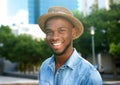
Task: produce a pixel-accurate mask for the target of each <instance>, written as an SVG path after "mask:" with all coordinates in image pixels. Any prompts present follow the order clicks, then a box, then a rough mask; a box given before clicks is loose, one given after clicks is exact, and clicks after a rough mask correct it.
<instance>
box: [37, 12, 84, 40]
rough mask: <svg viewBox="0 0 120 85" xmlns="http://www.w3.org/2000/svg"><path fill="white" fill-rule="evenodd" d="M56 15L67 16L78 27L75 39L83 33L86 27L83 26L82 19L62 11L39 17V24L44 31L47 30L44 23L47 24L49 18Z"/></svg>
mask: <svg viewBox="0 0 120 85" xmlns="http://www.w3.org/2000/svg"><path fill="white" fill-rule="evenodd" d="M54 16H61V17H65V18H67V19H68V20H70V21H71V22H72V24H73V25H74V26H75V28H76V36H75V37H74V39H76V38H78V37H80V36H81V35H82V33H83V30H84V28H83V25H82V23H81V21H79V20H78V19H77V18H75V17H73V16H70V15H66V14H61V13H49V14H44V15H42V16H40V17H39V19H38V24H39V26H40V28H41V29H42V31H43V32H45V30H44V25H45V22H46V20H48V19H49V18H51V17H54Z"/></svg>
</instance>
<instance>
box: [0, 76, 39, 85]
mask: <svg viewBox="0 0 120 85" xmlns="http://www.w3.org/2000/svg"><path fill="white" fill-rule="evenodd" d="M24 84H26V85H37V84H38V80H34V79H27V78H17V77H8V76H0V85H24Z"/></svg>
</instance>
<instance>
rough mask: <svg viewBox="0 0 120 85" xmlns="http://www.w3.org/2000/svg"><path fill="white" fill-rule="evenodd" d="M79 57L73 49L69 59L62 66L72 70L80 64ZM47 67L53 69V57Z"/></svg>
mask: <svg viewBox="0 0 120 85" xmlns="http://www.w3.org/2000/svg"><path fill="white" fill-rule="evenodd" d="M79 59H80V60H81V57H80V55H79V54H78V52H77V51H76V49H75V48H74V51H73V53H72V55H71V56H70V58H69V59H68V60H67V62H66V63H65V64H64V66H67V67H69V68H71V69H74V68H75V66H76V65H77V64H78V63H79V62H80V60H79ZM49 66H50V68H51V69H52V70H54V69H55V59H54V55H52V56H51V60H50V63H49Z"/></svg>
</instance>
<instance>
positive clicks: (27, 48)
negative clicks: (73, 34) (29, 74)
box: [0, 25, 52, 68]
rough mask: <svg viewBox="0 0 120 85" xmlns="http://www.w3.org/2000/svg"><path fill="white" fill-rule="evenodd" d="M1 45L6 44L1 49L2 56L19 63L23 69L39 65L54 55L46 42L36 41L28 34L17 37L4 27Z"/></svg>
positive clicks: (0, 34)
mask: <svg viewBox="0 0 120 85" xmlns="http://www.w3.org/2000/svg"><path fill="white" fill-rule="evenodd" d="M0 43H3V44H4V45H3V47H0V56H1V57H5V58H6V59H9V60H10V61H13V62H18V63H19V64H20V66H19V67H21V68H23V67H24V68H26V67H28V66H32V65H39V64H41V63H42V62H43V61H44V60H45V59H46V58H48V57H50V56H51V53H52V52H51V50H50V48H48V45H47V43H46V42H45V40H36V39H33V38H32V37H31V36H29V35H26V34H21V35H19V36H15V35H14V34H13V33H12V31H11V29H10V28H9V27H8V26H3V25H2V26H1V27H0ZM23 65H26V66H23Z"/></svg>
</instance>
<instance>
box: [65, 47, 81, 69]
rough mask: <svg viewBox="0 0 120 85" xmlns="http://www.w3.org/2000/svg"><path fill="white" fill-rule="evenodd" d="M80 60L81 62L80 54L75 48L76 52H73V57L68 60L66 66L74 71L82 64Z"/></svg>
mask: <svg viewBox="0 0 120 85" xmlns="http://www.w3.org/2000/svg"><path fill="white" fill-rule="evenodd" d="M80 60H81V57H80V55H79V54H78V52H77V51H76V49H75V48H74V51H73V53H72V55H71V56H70V58H69V59H68V60H67V62H66V63H65V65H67V66H68V67H69V68H71V69H74V68H75V67H76V66H77V64H78V63H79V62H80Z"/></svg>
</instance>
